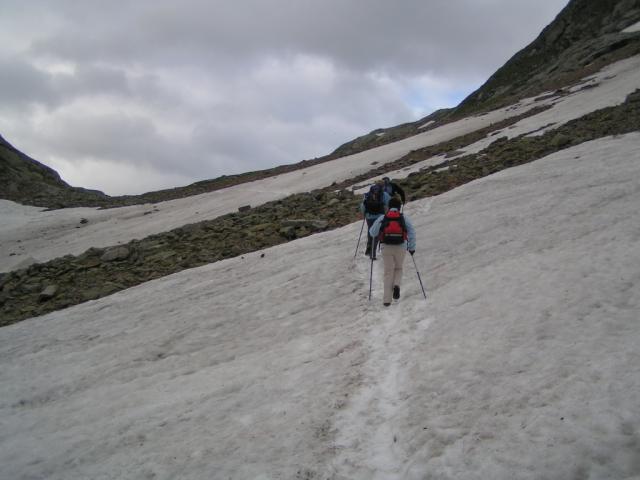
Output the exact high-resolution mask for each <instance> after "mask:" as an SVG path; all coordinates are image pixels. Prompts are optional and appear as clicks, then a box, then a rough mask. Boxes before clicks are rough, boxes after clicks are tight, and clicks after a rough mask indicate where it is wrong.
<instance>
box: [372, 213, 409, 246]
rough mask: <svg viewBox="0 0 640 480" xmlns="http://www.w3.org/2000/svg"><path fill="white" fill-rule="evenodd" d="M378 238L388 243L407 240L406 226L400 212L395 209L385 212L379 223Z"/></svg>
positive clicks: (399, 242) (394, 243) (396, 243)
mask: <svg viewBox="0 0 640 480" xmlns="http://www.w3.org/2000/svg"><path fill="white" fill-rule="evenodd" d="M378 240H380V242H382V243H386V244H388V245H400V244H401V243H404V242H405V240H407V227H406V225H405V223H404V217H403V216H402V214H401V213H400V212H398V211H397V210H391V211H389V212H387V214H386V215H385V216H384V219H383V220H382V223H381V224H380V233H379V234H378Z"/></svg>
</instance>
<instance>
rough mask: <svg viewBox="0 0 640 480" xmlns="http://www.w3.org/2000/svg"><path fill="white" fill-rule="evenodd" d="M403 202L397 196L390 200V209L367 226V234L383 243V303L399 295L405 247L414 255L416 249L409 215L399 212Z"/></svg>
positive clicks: (385, 303)
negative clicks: (368, 227)
mask: <svg viewBox="0 0 640 480" xmlns="http://www.w3.org/2000/svg"><path fill="white" fill-rule="evenodd" d="M401 206H402V202H401V201H400V200H399V199H398V198H392V199H390V200H389V211H388V212H387V213H386V214H385V215H383V216H380V217H379V218H378V219H377V220H376V221H375V222H374V223H373V225H372V226H371V228H370V229H369V234H370V235H371V236H372V237H373V238H377V239H378V240H379V241H380V243H381V244H382V259H383V261H384V295H383V300H382V301H383V303H384V306H385V307H388V306H389V305H391V299H392V298H393V299H394V300H398V299H400V283H401V280H402V264H403V263H404V257H405V253H406V251H407V250H408V251H409V253H410V254H411V255H412V256H413V254H414V253H415V251H416V231H415V229H414V228H413V224H412V223H411V220H409V218H408V217H407V216H406V215H404V214H402V213H400V207H401Z"/></svg>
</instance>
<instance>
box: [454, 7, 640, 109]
mask: <svg viewBox="0 0 640 480" xmlns="http://www.w3.org/2000/svg"><path fill="white" fill-rule="evenodd" d="M638 21H640V2H638V0H573V1H571V2H569V4H568V5H567V6H566V7H565V8H564V9H563V10H562V11H561V12H560V13H559V14H558V16H557V17H556V19H555V20H554V21H553V22H552V23H551V24H549V26H547V27H546V28H545V29H544V30H543V31H542V32H541V33H540V35H539V36H538V37H537V38H536V39H535V40H534V41H533V42H532V43H531V44H529V45H528V46H527V47H525V48H524V49H522V50H520V51H519V52H518V53H516V54H515V55H514V56H513V57H512V58H511V59H510V60H509V61H508V62H507V63H505V64H504V66H502V67H501V68H500V69H498V70H497V71H496V72H495V73H494V74H493V75H492V76H491V77H490V78H489V79H488V80H487V81H486V82H485V83H484V85H482V86H481V87H480V88H479V89H478V90H476V91H475V92H473V93H472V94H471V95H469V96H468V97H467V98H466V99H464V100H463V101H462V102H461V103H460V105H459V106H458V107H457V108H455V109H454V110H453V111H452V112H451V114H450V115H449V117H450V118H460V117H464V116H467V115H469V114H471V113H474V112H478V111H483V110H488V109H492V108H496V107H499V106H503V105H507V104H509V103H512V101H513V100H514V99H516V98H522V97H524V96H535V95H538V94H540V93H542V92H545V91H553V90H555V89H557V88H562V87H566V86H567V85H569V84H571V83H572V82H576V81H578V80H580V79H582V78H584V77H585V76H587V75H589V74H590V73H594V72H596V71H598V70H600V69H601V68H602V67H604V66H605V65H608V64H610V63H612V62H615V61H617V60H620V59H622V58H626V57H630V56H632V55H635V54H637V53H640V32H633V33H626V32H623V30H624V29H625V28H626V27H628V26H630V25H633V24H634V23H636V22H638Z"/></svg>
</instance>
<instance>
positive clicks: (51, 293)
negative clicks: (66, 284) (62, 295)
mask: <svg viewBox="0 0 640 480" xmlns="http://www.w3.org/2000/svg"><path fill="white" fill-rule="evenodd" d="M57 292H58V286H57V285H48V286H47V287H45V289H44V290H42V292H40V297H39V298H40V301H41V302H46V301H47V300H51V299H52V298H53V297H55V295H56V293H57Z"/></svg>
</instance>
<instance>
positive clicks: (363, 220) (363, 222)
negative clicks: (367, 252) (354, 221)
mask: <svg viewBox="0 0 640 480" xmlns="http://www.w3.org/2000/svg"><path fill="white" fill-rule="evenodd" d="M366 221H367V219H366V218H363V219H362V226H361V227H360V235H358V243H357V244H356V253H354V254H353V259H354V260H355V259H356V256H357V255H358V247H359V246H360V238H362V230H364V224H365V222H366Z"/></svg>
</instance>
